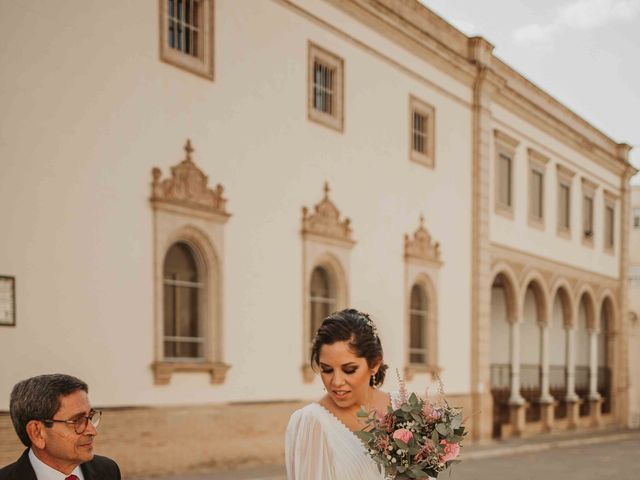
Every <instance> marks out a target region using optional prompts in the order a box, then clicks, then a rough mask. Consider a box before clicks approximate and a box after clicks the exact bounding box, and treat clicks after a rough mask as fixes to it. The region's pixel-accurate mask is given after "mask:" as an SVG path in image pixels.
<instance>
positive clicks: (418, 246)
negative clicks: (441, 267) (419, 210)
mask: <svg viewBox="0 0 640 480" xmlns="http://www.w3.org/2000/svg"><path fill="white" fill-rule="evenodd" d="M404 255H405V258H415V259H419V260H426V261H430V262H436V263H439V262H440V244H439V243H438V242H434V241H433V239H432V238H431V235H430V234H429V232H428V231H427V229H426V228H425V226H424V215H422V214H420V225H419V226H418V229H417V230H416V231H415V232H414V233H413V236H409V235H407V234H405V236H404Z"/></svg>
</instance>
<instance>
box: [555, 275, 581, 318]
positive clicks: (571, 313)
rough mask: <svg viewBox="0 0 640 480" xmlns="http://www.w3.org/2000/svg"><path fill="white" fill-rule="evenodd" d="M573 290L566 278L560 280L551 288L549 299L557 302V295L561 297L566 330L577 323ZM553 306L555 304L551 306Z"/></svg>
mask: <svg viewBox="0 0 640 480" xmlns="http://www.w3.org/2000/svg"><path fill="white" fill-rule="evenodd" d="M572 292H573V289H572V288H571V285H570V284H569V281H568V280H567V279H566V278H564V277H560V278H558V279H557V280H556V281H555V282H554V284H553V287H552V288H551V294H550V295H549V299H550V301H551V302H555V299H556V295H560V305H562V317H563V326H564V327H565V328H567V327H571V326H572V325H573V324H574V323H575V315H576V313H575V312H576V306H575V304H574V300H573V299H574V295H573V294H572ZM551 305H553V303H552V304H551Z"/></svg>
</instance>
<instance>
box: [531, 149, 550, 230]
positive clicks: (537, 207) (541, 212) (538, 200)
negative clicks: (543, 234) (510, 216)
mask: <svg viewBox="0 0 640 480" xmlns="http://www.w3.org/2000/svg"><path fill="white" fill-rule="evenodd" d="M527 152H528V154H529V225H531V226H533V227H537V228H540V229H543V230H544V228H545V222H544V217H545V206H544V197H545V191H544V189H545V172H546V169H547V163H549V157H547V156H546V155H543V154H542V153H540V152H539V151H537V150H535V149H533V148H528V149H527Z"/></svg>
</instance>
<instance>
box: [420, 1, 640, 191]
mask: <svg viewBox="0 0 640 480" xmlns="http://www.w3.org/2000/svg"><path fill="white" fill-rule="evenodd" d="M420 1H421V2H422V3H423V4H424V5H426V6H427V7H428V8H429V9H431V10H433V11H434V12H435V13H437V14H438V15H440V16H441V17H443V18H444V19H445V20H447V21H448V22H449V23H451V24H452V25H453V26H455V27H456V28H458V29H459V30H461V31H462V32H464V33H465V34H467V35H470V36H471V35H479V36H482V37H484V38H486V39H487V40H488V41H489V42H491V43H492V44H493V45H494V46H495V50H494V54H495V55H496V56H497V57H499V58H500V59H501V60H502V61H504V62H505V63H507V64H508V65H510V66H511V67H512V68H514V69H515V70H516V71H518V72H519V73H521V74H522V75H524V76H525V77H527V78H528V79H529V80H530V81H532V82H533V83H535V84H536V85H538V86H539V87H540V88H542V89H543V90H545V91H546V92H547V93H549V94H550V95H551V96H553V97H554V98H556V99H557V100H559V101H560V102H562V103H563V104H564V105H566V106H567V107H569V108H570V109H571V110H573V111H574V112H575V113H577V114H578V115H580V116H581V117H582V118H584V119H585V120H587V121H588V122H589V123H590V124H591V125H593V126H594V127H596V128H597V129H599V130H601V131H602V132H604V133H605V134H607V135H608V136H609V137H611V138H612V139H613V140H615V141H616V142H624V143H628V144H630V145H634V146H635V148H634V150H632V152H631V155H630V159H631V163H632V164H634V165H635V167H636V168H639V169H640V0H420ZM632 183H634V184H637V185H640V174H638V175H636V176H635V177H634V178H633V179H632Z"/></svg>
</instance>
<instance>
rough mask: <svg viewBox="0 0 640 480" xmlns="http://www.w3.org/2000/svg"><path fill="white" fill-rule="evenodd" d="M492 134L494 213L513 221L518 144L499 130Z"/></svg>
mask: <svg viewBox="0 0 640 480" xmlns="http://www.w3.org/2000/svg"><path fill="white" fill-rule="evenodd" d="M493 133H494V140H495V168H494V182H495V188H494V195H495V201H494V203H495V212H496V213H498V214H500V215H503V216H505V217H507V218H510V219H513V217H514V197H515V195H514V184H515V182H514V178H515V176H514V172H515V159H516V150H517V147H518V145H519V144H520V142H519V141H518V140H516V139H515V138H513V137H511V136H509V135H507V134H506V133H504V132H502V131H500V130H494V131H493ZM507 160H508V165H507V163H506V162H507ZM504 169H507V171H504Z"/></svg>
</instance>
